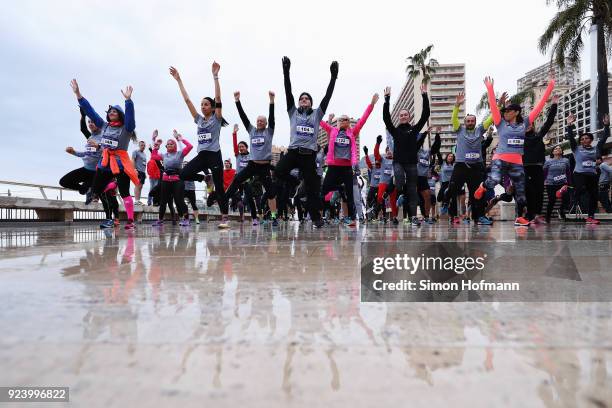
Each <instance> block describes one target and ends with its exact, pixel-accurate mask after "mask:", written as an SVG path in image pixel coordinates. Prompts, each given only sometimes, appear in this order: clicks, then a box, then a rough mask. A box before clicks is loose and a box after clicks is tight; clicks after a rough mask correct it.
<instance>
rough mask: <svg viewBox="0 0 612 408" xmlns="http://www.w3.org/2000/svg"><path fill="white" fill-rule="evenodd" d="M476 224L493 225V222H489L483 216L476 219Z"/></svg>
mask: <svg viewBox="0 0 612 408" xmlns="http://www.w3.org/2000/svg"><path fill="white" fill-rule="evenodd" d="M477 224H478V225H493V221H491V220H490V219H488V218H487V217H485V216H482V217H480V218H478V221H477Z"/></svg>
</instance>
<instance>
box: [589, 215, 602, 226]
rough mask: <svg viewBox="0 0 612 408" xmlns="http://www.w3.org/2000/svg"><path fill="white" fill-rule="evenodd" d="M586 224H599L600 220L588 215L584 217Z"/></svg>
mask: <svg viewBox="0 0 612 408" xmlns="http://www.w3.org/2000/svg"><path fill="white" fill-rule="evenodd" d="M586 223H587V224H592V225H598V224H601V221H599V220H596V219H595V218H592V217H589V218H587V219H586Z"/></svg>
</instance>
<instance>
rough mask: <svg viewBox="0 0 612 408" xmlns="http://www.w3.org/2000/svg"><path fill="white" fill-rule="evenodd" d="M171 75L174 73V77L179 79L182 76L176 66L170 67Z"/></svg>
mask: <svg viewBox="0 0 612 408" xmlns="http://www.w3.org/2000/svg"><path fill="white" fill-rule="evenodd" d="M170 75H172V78H174V79H176V80H177V81H180V80H181V76H180V75H179V72H178V69H176V68H174V67H170Z"/></svg>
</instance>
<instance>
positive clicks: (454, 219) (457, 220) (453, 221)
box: [450, 217, 461, 225]
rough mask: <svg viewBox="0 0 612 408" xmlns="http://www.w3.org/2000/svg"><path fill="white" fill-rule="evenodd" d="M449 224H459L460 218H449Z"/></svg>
mask: <svg viewBox="0 0 612 408" xmlns="http://www.w3.org/2000/svg"><path fill="white" fill-rule="evenodd" d="M450 222H451V224H454V225H459V224H461V219H460V218H459V217H453V218H451V219H450Z"/></svg>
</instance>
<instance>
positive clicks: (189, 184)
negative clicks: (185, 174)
mask: <svg viewBox="0 0 612 408" xmlns="http://www.w3.org/2000/svg"><path fill="white" fill-rule="evenodd" d="M185 191H195V181H187V180H185Z"/></svg>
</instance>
